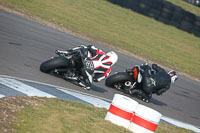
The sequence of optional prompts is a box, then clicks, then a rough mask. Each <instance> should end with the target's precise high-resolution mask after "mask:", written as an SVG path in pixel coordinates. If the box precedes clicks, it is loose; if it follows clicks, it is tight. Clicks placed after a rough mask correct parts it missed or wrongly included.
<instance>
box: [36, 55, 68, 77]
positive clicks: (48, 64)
mask: <svg viewBox="0 0 200 133" xmlns="http://www.w3.org/2000/svg"><path fill="white" fill-rule="evenodd" d="M68 64H69V59H67V58H65V57H62V56H59V57H55V58H53V59H50V60H47V61H45V62H43V63H42V64H41V65H40V71H41V72H44V73H49V72H51V71H52V70H54V69H56V68H66V67H67V66H68Z"/></svg>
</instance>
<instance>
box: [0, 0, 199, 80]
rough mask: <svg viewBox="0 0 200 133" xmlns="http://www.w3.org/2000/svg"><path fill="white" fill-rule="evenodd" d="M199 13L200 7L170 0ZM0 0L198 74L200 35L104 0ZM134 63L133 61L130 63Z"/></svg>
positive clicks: (183, 70)
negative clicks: (199, 36) (197, 35)
mask: <svg viewBox="0 0 200 133" xmlns="http://www.w3.org/2000/svg"><path fill="white" fill-rule="evenodd" d="M170 1H171V2H173V3H175V4H177V5H180V6H181V7H183V8H184V9H187V10H190V11H191V12H193V13H195V14H197V15H199V13H200V8H197V7H195V6H193V5H190V4H188V3H186V2H183V1H181V0H170ZM0 4H1V5H4V6H7V7H10V8H13V9H14V10H18V11H20V12H23V13H25V14H28V15H30V16H36V17H39V18H42V19H44V20H47V21H49V22H52V23H56V24H58V25H61V26H63V27H65V28H67V29H69V30H71V31H74V32H77V33H80V34H82V35H84V36H87V37H90V38H92V39H93V40H95V41H97V42H100V43H101V42H102V43H104V44H106V45H107V46H110V47H111V48H118V49H123V50H126V51H129V52H130V53H131V54H134V55H137V56H141V57H143V58H145V61H149V60H150V61H153V62H156V63H159V64H162V65H163V66H166V67H168V68H171V69H172V68H173V69H177V70H179V71H180V72H185V73H189V75H192V76H194V77H197V78H199V77H200V71H199V69H200V38H198V37H196V36H194V35H192V34H189V33H187V32H184V31H181V30H179V29H177V28H175V27H172V26H169V25H165V24H163V23H160V22H158V21H156V20H154V19H151V18H149V17H145V16H143V15H141V14H138V13H136V12H133V11H131V10H129V9H125V8H122V7H120V6H117V5H114V4H112V3H110V2H108V1H107V0H76V1H74V0H57V1H54V0H42V1H41V0H20V1H19V0H0ZM133 65H135V64H133Z"/></svg>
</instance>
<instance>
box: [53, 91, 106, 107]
mask: <svg viewBox="0 0 200 133" xmlns="http://www.w3.org/2000/svg"><path fill="white" fill-rule="evenodd" d="M56 89H58V90H60V91H62V92H64V93H67V94H70V95H72V96H74V97H77V98H79V99H81V100H83V101H86V102H88V103H90V104H92V105H94V106H95V107H101V108H106V109H109V107H110V103H108V102H106V101H104V100H101V99H99V98H95V97H91V96H86V95H83V94H80V93H76V92H71V91H68V90H63V89H59V88H56Z"/></svg>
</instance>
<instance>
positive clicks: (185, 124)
mask: <svg viewBox="0 0 200 133" xmlns="http://www.w3.org/2000/svg"><path fill="white" fill-rule="evenodd" d="M161 119H163V120H164V121H167V122H169V123H171V124H172V125H176V126H179V127H182V128H185V129H189V130H192V131H194V132H197V133H200V129H199V128H198V127H196V126H194V125H191V124H188V123H184V122H181V121H178V120H175V119H172V118H169V117H166V116H162V118H161Z"/></svg>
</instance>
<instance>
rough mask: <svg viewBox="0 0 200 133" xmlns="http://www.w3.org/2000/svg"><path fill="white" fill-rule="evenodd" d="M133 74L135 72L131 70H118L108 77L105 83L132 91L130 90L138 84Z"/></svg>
mask: <svg viewBox="0 0 200 133" xmlns="http://www.w3.org/2000/svg"><path fill="white" fill-rule="evenodd" d="M133 75H134V73H133V72H132V71H131V70H126V71H125V72H117V73H115V74H113V75H110V76H108V77H107V79H106V80H105V85H106V86H108V87H111V88H115V89H117V90H120V91H123V92H125V93H130V90H132V89H135V88H136V84H137V82H136V80H135V79H134V77H133Z"/></svg>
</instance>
